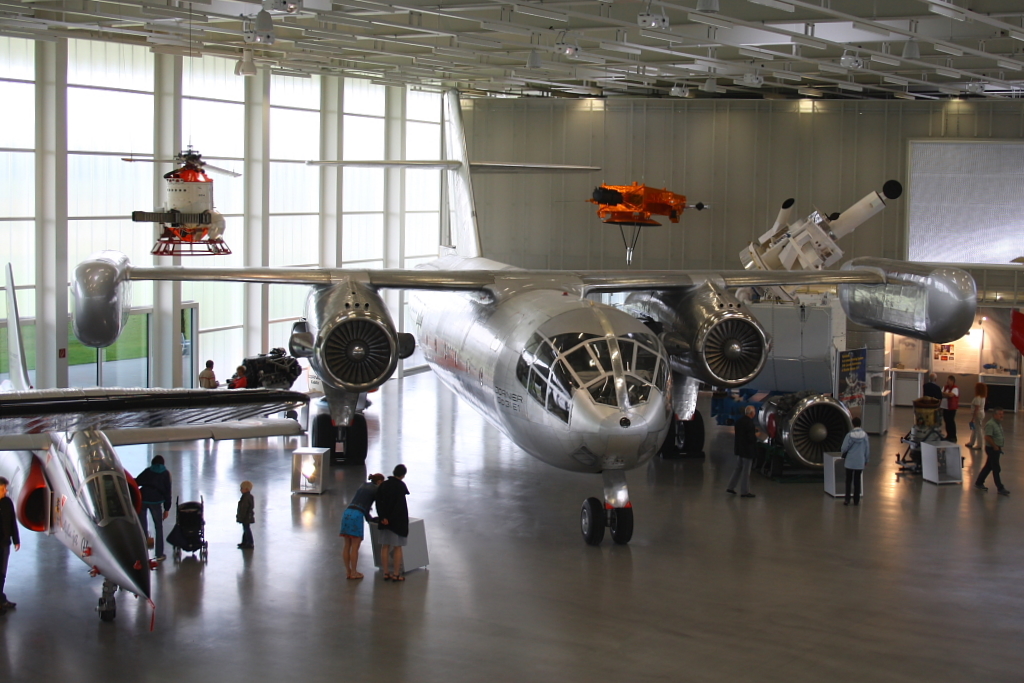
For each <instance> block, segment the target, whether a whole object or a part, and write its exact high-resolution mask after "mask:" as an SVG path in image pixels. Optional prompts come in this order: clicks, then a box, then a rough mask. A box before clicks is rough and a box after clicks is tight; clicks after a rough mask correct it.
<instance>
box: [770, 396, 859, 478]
mask: <svg viewBox="0 0 1024 683" xmlns="http://www.w3.org/2000/svg"><path fill="white" fill-rule="evenodd" d="M758 421H759V422H760V423H761V426H762V427H763V428H764V430H765V431H766V432H767V433H768V436H769V438H770V439H771V440H772V442H773V443H776V444H779V445H781V446H782V447H783V448H784V449H785V451H786V454H787V455H789V457H790V458H792V459H793V460H795V461H796V462H798V463H800V464H802V465H806V466H807V467H814V468H818V467H822V466H823V465H824V462H825V454H826V453H835V452H838V451H839V449H840V448H842V445H843V439H844V438H845V437H846V435H847V434H848V433H849V432H850V430H851V429H853V421H852V420H851V418H850V411H849V410H847V409H846V406H844V405H843V404H842V403H840V402H839V401H837V400H836V399H834V398H832V397H831V396H824V395H822V394H815V393H812V392H808V391H804V392H800V393H797V394H784V395H781V396H772V397H771V398H769V399H768V400H767V401H765V402H764V404H763V405H762V406H761V412H760V413H759V414H758Z"/></svg>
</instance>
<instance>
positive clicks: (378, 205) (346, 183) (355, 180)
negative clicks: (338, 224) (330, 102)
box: [341, 78, 385, 268]
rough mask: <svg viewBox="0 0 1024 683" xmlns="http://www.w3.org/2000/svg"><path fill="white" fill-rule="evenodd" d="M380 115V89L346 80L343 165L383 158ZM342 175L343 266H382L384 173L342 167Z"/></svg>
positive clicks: (382, 109)
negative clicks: (344, 162) (349, 162)
mask: <svg viewBox="0 0 1024 683" xmlns="http://www.w3.org/2000/svg"><path fill="white" fill-rule="evenodd" d="M384 112H385V88H384V86H382V85H374V84H372V83H370V82H369V81H366V80H362V79H358V78H346V79H345V94H344V122H343V127H344V137H343V140H342V145H343V147H342V151H343V155H344V158H345V160H346V161H374V160H376V161H380V160H382V159H384ZM342 174H343V175H342V183H343V185H342V187H343V193H342V200H341V210H342V241H341V256H342V267H344V268H382V267H383V266H384V170H383V169H368V168H344V170H343V171H342Z"/></svg>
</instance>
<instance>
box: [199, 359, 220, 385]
mask: <svg viewBox="0 0 1024 683" xmlns="http://www.w3.org/2000/svg"><path fill="white" fill-rule="evenodd" d="M219 386H220V382H218V381H217V375H215V374H213V361H212V360H208V361H206V369H205V370H203V371H202V372H200V373H199V387H200V388H201V389H216V388H217V387H219Z"/></svg>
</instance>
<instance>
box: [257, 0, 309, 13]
mask: <svg viewBox="0 0 1024 683" xmlns="http://www.w3.org/2000/svg"><path fill="white" fill-rule="evenodd" d="M263 9H265V10H267V11H268V12H284V13H286V14H295V13H296V12H299V11H301V10H302V0H263Z"/></svg>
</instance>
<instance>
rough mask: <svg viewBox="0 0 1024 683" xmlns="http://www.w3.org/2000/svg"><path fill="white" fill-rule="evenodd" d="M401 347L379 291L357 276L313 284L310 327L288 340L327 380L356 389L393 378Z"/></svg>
mask: <svg viewBox="0 0 1024 683" xmlns="http://www.w3.org/2000/svg"><path fill="white" fill-rule="evenodd" d="M402 346H404V345H402V344H400V341H399V335H398V332H396V330H395V324H394V323H393V322H392V321H391V316H390V315H389V314H388V309H387V307H386V306H385V305H384V301H383V300H382V299H381V297H380V295H379V294H378V293H377V292H376V291H375V290H374V289H372V288H370V287H368V286H366V285H365V284H363V283H361V282H356V281H353V280H349V281H347V282H344V283H341V284H337V285H331V286H329V287H316V288H313V289H311V290H310V293H309V297H308V298H307V299H306V329H305V332H302V331H299V330H296V331H295V332H294V333H293V335H292V340H291V342H290V343H289V347H290V349H291V351H292V353H293V355H300V356H305V357H308V358H309V362H310V365H312V366H313V370H314V371H316V374H317V375H318V376H319V377H320V379H321V380H323V382H324V383H326V384H327V385H329V386H331V387H333V388H334V389H338V390H340V391H345V392H348V393H355V394H358V393H361V392H364V391H372V390H373V389H376V388H377V387H379V386H380V385H382V384H384V382H386V381H387V380H388V378H390V377H391V375H392V374H393V373H394V371H395V367H396V366H397V365H398V359H399V357H400V355H399V352H400V350H401V348H402ZM296 352H298V353H296Z"/></svg>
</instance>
